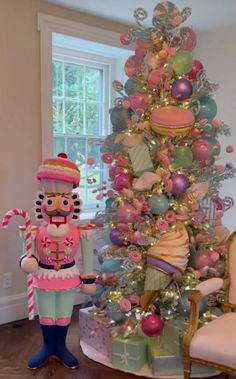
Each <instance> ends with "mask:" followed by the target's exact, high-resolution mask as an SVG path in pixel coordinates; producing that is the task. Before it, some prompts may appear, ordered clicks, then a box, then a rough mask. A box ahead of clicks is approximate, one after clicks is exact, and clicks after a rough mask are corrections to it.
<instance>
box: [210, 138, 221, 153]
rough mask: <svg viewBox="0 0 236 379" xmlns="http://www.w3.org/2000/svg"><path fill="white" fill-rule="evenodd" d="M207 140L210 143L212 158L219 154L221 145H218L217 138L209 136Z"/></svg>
mask: <svg viewBox="0 0 236 379" xmlns="http://www.w3.org/2000/svg"><path fill="white" fill-rule="evenodd" d="M208 142H209V143H210V145H211V147H212V151H211V157H212V158H213V157H217V156H218V155H220V151H221V147H220V143H219V141H218V140H217V138H215V137H211V138H210V139H208Z"/></svg>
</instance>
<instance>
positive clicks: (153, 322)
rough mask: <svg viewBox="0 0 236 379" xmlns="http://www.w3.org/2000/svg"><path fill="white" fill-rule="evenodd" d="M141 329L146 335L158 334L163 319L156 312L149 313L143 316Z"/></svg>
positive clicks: (162, 326)
mask: <svg viewBox="0 0 236 379" xmlns="http://www.w3.org/2000/svg"><path fill="white" fill-rule="evenodd" d="M141 329H142V331H143V333H144V334H145V335H146V336H148V337H156V336H160V335H161V334H162V331H163V329H164V321H163V320H162V319H161V318H160V316H159V315H157V314H149V315H147V316H145V317H144V318H143V320H142V322H141Z"/></svg>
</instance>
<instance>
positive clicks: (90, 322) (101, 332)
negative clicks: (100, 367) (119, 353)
mask: <svg viewBox="0 0 236 379" xmlns="http://www.w3.org/2000/svg"><path fill="white" fill-rule="evenodd" d="M93 310H94V308H93V307H89V308H84V309H80V311H79V337H80V340H81V341H84V342H86V343H87V344H88V345H90V346H92V347H93V348H94V349H95V350H97V351H99V352H100V353H101V354H103V355H105V356H106V357H108V358H111V345H112V336H111V334H112V329H113V328H111V327H107V326H105V325H104V324H103V323H102V321H100V320H98V319H94V316H93Z"/></svg>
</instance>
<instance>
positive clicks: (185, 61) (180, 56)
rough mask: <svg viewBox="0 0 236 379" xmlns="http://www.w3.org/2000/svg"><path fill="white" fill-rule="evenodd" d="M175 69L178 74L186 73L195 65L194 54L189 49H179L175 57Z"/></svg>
mask: <svg viewBox="0 0 236 379" xmlns="http://www.w3.org/2000/svg"><path fill="white" fill-rule="evenodd" d="M173 64H174V71H175V73H176V74H177V75H184V74H187V73H188V72H189V71H191V69H192V67H193V56H192V54H191V53H190V52H189V51H185V50H179V51H177V53H176V54H175V56H174V57H173Z"/></svg>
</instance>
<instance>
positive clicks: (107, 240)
mask: <svg viewBox="0 0 236 379" xmlns="http://www.w3.org/2000/svg"><path fill="white" fill-rule="evenodd" d="M102 239H103V241H104V242H105V243H106V244H108V245H110V243H111V240H110V229H105V230H104V231H103V232H102Z"/></svg>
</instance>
